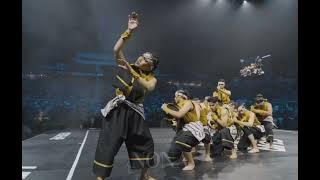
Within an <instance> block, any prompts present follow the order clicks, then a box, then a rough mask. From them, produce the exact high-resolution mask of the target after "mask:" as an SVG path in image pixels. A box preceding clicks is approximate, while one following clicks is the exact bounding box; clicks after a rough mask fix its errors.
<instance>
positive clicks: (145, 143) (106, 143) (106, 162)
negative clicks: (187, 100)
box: [93, 104, 154, 177]
mask: <svg viewBox="0 0 320 180" xmlns="http://www.w3.org/2000/svg"><path fill="white" fill-rule="evenodd" d="M123 142H125V144H126V147H127V151H128V154H129V160H130V165H131V168H133V169H140V168H144V167H151V166H153V165H154V143H153V139H152V136H151V133H150V131H149V128H148V127H147V125H146V124H145V122H144V119H143V118H142V117H141V115H139V114H138V113H137V112H135V111H134V110H133V109H131V108H130V107H129V106H127V105H126V104H121V105H120V106H118V107H116V108H115V109H113V110H112V111H111V112H110V114H108V115H107V117H106V118H105V120H103V122H102V129H101V131H100V136H99V140H98V144H97V149H96V154H95V160H94V164H93V172H94V173H95V174H96V175H97V176H99V177H108V176H110V173H111V171H112V167H113V160H114V157H115V155H116V154H117V153H118V151H119V149H120V147H121V145H122V143H123Z"/></svg>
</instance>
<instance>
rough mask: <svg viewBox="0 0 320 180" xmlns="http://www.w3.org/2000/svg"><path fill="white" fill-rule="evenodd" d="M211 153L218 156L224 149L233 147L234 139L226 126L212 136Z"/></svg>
mask: <svg viewBox="0 0 320 180" xmlns="http://www.w3.org/2000/svg"><path fill="white" fill-rule="evenodd" d="M212 144H213V147H212V148H211V149H212V155H213V156H220V155H221V153H222V152H223V150H224V149H227V150H232V149H234V139H233V138H232V136H231V134H230V130H229V129H228V128H223V129H220V130H217V131H216V132H215V134H214V135H213V137H212Z"/></svg>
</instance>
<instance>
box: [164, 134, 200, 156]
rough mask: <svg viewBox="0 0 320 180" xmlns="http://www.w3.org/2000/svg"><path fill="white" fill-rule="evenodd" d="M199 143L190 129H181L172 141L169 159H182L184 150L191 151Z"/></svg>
mask: <svg viewBox="0 0 320 180" xmlns="http://www.w3.org/2000/svg"><path fill="white" fill-rule="evenodd" d="M198 144H199V141H198V139H197V138H195V137H194V136H193V134H192V133H191V132H190V131H183V130H180V131H179V132H177V135H176V136H175V137H174V138H173V141H172V142H171V146H170V149H169V151H168V157H169V160H170V161H173V162H174V161H176V160H178V159H180V157H181V154H182V152H190V151H191V149H192V148H193V147H195V146H196V145H198Z"/></svg>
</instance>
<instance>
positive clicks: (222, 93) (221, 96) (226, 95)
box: [212, 79, 231, 104]
mask: <svg viewBox="0 0 320 180" xmlns="http://www.w3.org/2000/svg"><path fill="white" fill-rule="evenodd" d="M225 85H226V84H225V81H224V79H220V80H219V81H218V86H217V90H215V91H214V92H213V94H212V96H213V97H218V100H219V101H221V102H222V103H223V104H229V103H230V96H231V91H229V90H227V89H225Z"/></svg>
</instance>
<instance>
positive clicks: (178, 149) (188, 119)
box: [161, 90, 205, 171]
mask: <svg viewBox="0 0 320 180" xmlns="http://www.w3.org/2000/svg"><path fill="white" fill-rule="evenodd" d="M190 99H191V98H190V95H189V93H188V92H186V91H185V90H178V91H176V93H175V101H176V103H177V105H178V107H179V111H173V110H171V109H169V108H168V107H167V104H166V103H164V104H163V105H162V107H161V108H162V110H163V111H164V112H166V113H168V114H170V115H172V116H174V117H176V118H177V119H180V120H183V121H184V125H183V128H182V130H180V131H179V132H178V133H177V135H176V136H175V137H174V139H173V141H172V143H171V147H170V149H169V152H168V156H169V159H170V160H171V161H176V160H178V159H180V157H181V154H182V153H183V155H184V157H185V158H186V161H187V165H186V166H185V167H184V168H183V169H182V170H184V171H188V170H193V169H194V167H195V163H194V160H193V156H192V153H191V149H192V148H193V147H195V146H196V145H198V144H199V142H200V141H202V140H203V139H204V138H205V133H204V130H203V125H202V123H201V122H200V121H199V118H200V107H199V106H197V105H195V104H194V103H193V102H192V101H191V100H190Z"/></svg>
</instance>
